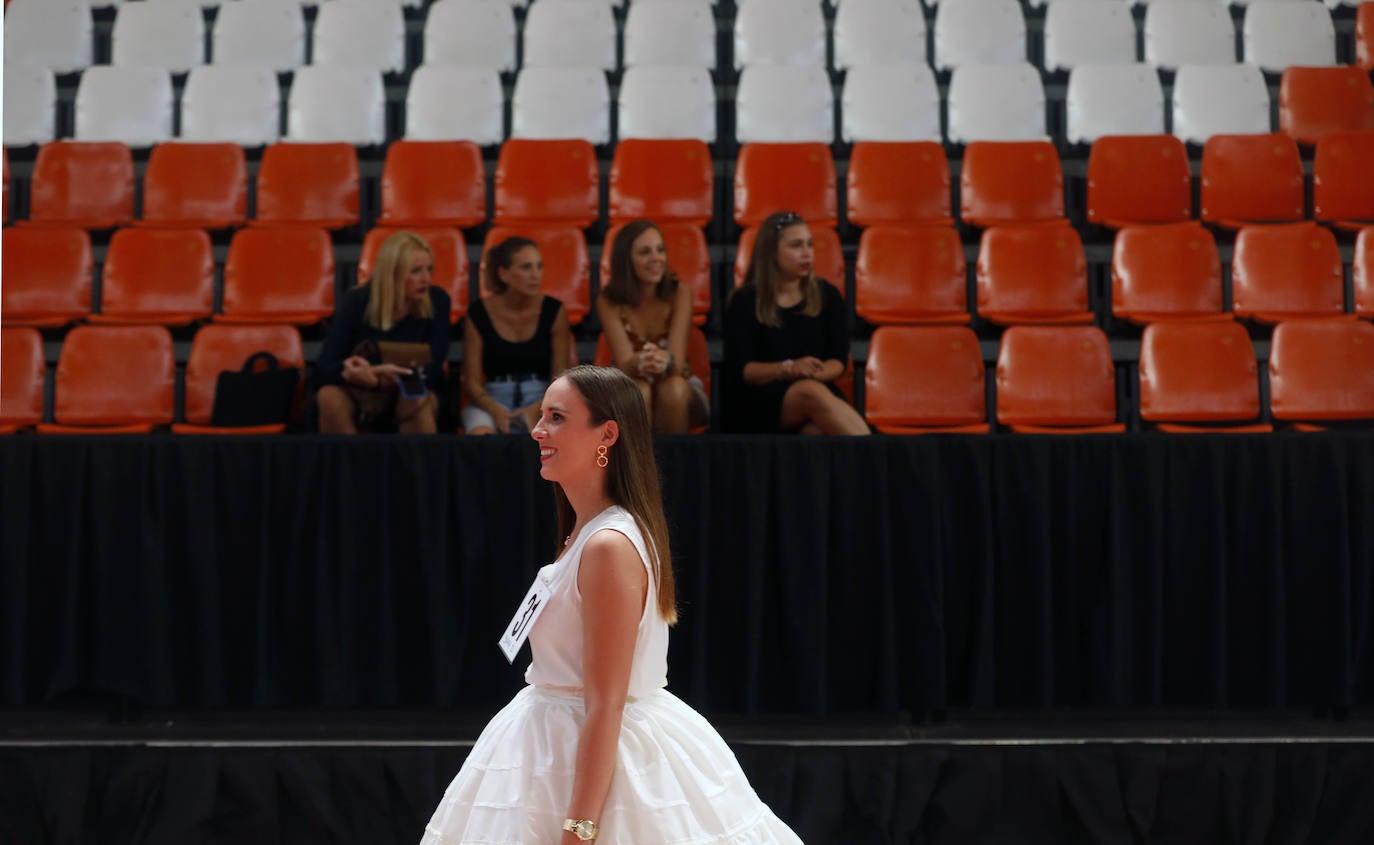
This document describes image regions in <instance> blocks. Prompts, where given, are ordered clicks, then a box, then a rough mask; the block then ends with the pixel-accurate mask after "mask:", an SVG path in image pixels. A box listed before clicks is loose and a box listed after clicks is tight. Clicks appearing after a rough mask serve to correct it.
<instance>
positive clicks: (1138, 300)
mask: <svg viewBox="0 0 1374 845" xmlns="http://www.w3.org/2000/svg"><path fill="white" fill-rule="evenodd" d="M1112 314H1114V315H1116V317H1118V318H1119V319H1122V320H1130V321H1131V322H1133V323H1137V324H1140V325H1145V324H1146V323H1152V322H1154V321H1156V320H1229V319H1231V315H1230V314H1229V313H1228V312H1225V311H1223V310H1222V296H1221V258H1220V256H1218V254H1217V244H1216V240H1215V239H1213V237H1212V233H1211V232H1210V231H1208V230H1207V229H1206V228H1205V227H1204V226H1203V225H1202V224H1201V223H1197V222H1193V221H1190V222H1187V223H1174V224H1170V225H1167V226H1127V227H1126V228H1124V229H1122V230H1121V231H1119V232H1117V233H1116V242H1115V244H1114V245H1113V247H1112Z"/></svg>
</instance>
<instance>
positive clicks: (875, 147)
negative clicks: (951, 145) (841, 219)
mask: <svg viewBox="0 0 1374 845" xmlns="http://www.w3.org/2000/svg"><path fill="white" fill-rule="evenodd" d="M845 181H846V183H847V188H848V192H847V194H846V197H845V202H846V205H847V211H846V214H847V216H848V218H849V222H850V223H853V224H854V225H856V226H876V225H878V224H881V223H897V224H903V225H919V226H926V225H930V226H948V225H950V224H951V223H953V222H954V220H953V218H952V217H951V216H950V179H949V162H948V160H946V158H945V149H944V147H942V146H940V145H939V144H938V143H936V142H934V141H902V142H884V141H861V142H860V143H857V144H855V145H854V148H853V149H852V150H851V151H850V153H849V170H848V172H847V173H846V175H845Z"/></svg>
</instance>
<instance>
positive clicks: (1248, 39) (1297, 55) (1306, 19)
mask: <svg viewBox="0 0 1374 845" xmlns="http://www.w3.org/2000/svg"><path fill="white" fill-rule="evenodd" d="M1242 32H1243V36H1244V48H1243V51H1244V54H1245V56H1244V58H1245V61H1246V62H1247V63H1249V64H1252V65H1259V66H1260V69H1261V70H1267V71H1273V72H1275V73H1278V72H1280V71H1282V70H1283V69H1284V68H1286V67H1288V66H1289V65H1306V66H1309V67H1311V66H1323V65H1333V64H1335V63H1336V29H1335V26H1334V25H1333V24H1332V22H1331V12H1330V11H1329V10H1328V9H1327V8H1326V6H1324V5H1322V3H1321V2H1320V0H1301V2H1292V0H1254V2H1252V3H1251V4H1250V5H1249V6H1248V7H1246V9H1245V23H1244V25H1243V27H1242Z"/></svg>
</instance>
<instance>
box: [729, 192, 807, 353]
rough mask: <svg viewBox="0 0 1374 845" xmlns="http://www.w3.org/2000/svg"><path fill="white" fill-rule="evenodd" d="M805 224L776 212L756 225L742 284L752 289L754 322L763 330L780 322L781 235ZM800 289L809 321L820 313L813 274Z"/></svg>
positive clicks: (794, 214) (793, 214) (787, 213)
mask: <svg viewBox="0 0 1374 845" xmlns="http://www.w3.org/2000/svg"><path fill="white" fill-rule="evenodd" d="M805 222H806V221H805V220H803V219H802V216H801V215H800V214H798V213H797V212H795V211H775V212H773V213H772V214H770V215H768V216H767V217H765V218H764V219H763V222H762V223H760V224H759V231H758V234H757V235H756V236H755V238H754V253H753V255H751V256H749V274H748V275H747V276H745V284H747V285H753V286H754V290H755V296H754V319H756V320H758V321H759V322H760V323H762V324H763V325H765V326H775V327H776V326H781V325H782V318H781V317H779V316H778V244H779V243H780V242H781V241H782V233H783V232H784V231H786V230H787V229H789V228H791V227H792V226H796V225H798V224H800V223H805ZM801 289H802V302H803V303H805V305H804V306H803V308H802V313H803V314H805V315H806V316H808V317H814V316H816V315H817V314H819V313H821V286H820V284H819V283H818V282H817V281H816V274H815V272H811V273H807V274H806V278H804V279H802V282H801Z"/></svg>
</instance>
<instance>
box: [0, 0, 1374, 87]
mask: <svg viewBox="0 0 1374 845" xmlns="http://www.w3.org/2000/svg"><path fill="white" fill-rule="evenodd" d="M201 5H202V4H200V3H188V2H175V3H169V2H142V3H130V4H127V5H122V6H120V7H119V8H118V11H117V14H116V15H115V18H114V22H113V25H112V27H111V32H110V35H109V48H108V52H109V56H110V61H111V62H112V63H113V64H119V65H150V66H155V67H163V68H167V69H170V70H173V71H176V72H185V71H187V70H188V69H190V68H191V67H194V66H195V65H199V64H204V63H206V62H207V61H213V62H215V63H217V64H247V65H256V66H262V67H267V68H270V69H273V70H279V71H285V70H291V69H294V68H298V67H301V66H303V65H305V64H307V63H310V64H316V65H332V64H348V65H359V66H364V67H370V68H373V69H376V70H380V71H386V72H392V73H398V72H403V71H407V70H409V69H412V68H414V67H416V66H418V65H419V64H420V63H421V61H424V62H427V63H430V64H436V65H449V64H456V65H464V66H480V67H489V68H492V69H495V70H498V71H502V72H510V71H513V70H515V69H516V68H517V67H521V66H525V67H540V66H561V67H595V68H600V69H602V70H605V71H610V72H615V71H618V70H619V69H620V68H622V67H634V66H642V65H680V66H693V67H696V66H700V67H707V68H712V69H716V68H718V67H719V69H720V70H721V71H722V74H723V76H724V75H728V73H729V72H730V70H731V69H733V70H738V69H740V68H743V67H748V66H750V65H817V66H827V67H829V68H831V69H833V70H836V71H842V70H844V69H846V68H849V67H851V66H853V65H856V64H884V65H886V64H922V63H928V64H929V65H930V66H932V67H934V68H936V69H937V70H950V69H953V68H955V67H958V66H960V65H965V64H1001V63H1015V62H1021V61H1025V60H1027V59H1030V60H1032V61H1037V64H1038V65H1039V66H1040V67H1042V68H1043V69H1045V70H1047V71H1059V70H1069V69H1071V68H1073V67H1076V66H1078V65H1083V64H1094V65H1095V64H1104V63H1131V62H1135V61H1137V60H1138V59H1141V60H1143V61H1145V62H1146V63H1148V64H1150V65H1153V66H1156V67H1161V68H1167V69H1173V68H1176V67H1178V66H1180V65H1185V64H1199V63H1201V64H1210V63H1216V62H1234V61H1245V62H1249V63H1252V64H1255V65H1258V66H1260V67H1262V68H1264V69H1266V70H1271V71H1277V70H1281V69H1282V68H1284V67H1287V66H1289V65H1327V64H1332V63H1334V62H1335V61H1337V60H1338V57H1339V56H1340V54H1342V53H1347V52H1348V51H1347V50H1346V49H1338V47H1337V38H1336V27H1335V25H1334V23H1333V18H1332V12H1331V11H1330V10H1329V9H1328V8H1327V7H1326V6H1325V5H1323V4H1322V3H1321V2H1320V1H1319V0H1299V1H1298V2H1293V0H1254V1H1253V2H1250V3H1248V4H1246V5H1245V6H1244V7H1243V8H1241V9H1238V10H1237V13H1236V15H1235V18H1234V19H1233V16H1232V14H1231V12H1230V10H1228V8H1227V7H1226V5H1225V4H1223V3H1218V2H1212V3H1193V2H1189V1H1188V0H1155V2H1152V3H1150V4H1149V5H1148V7H1147V8H1146V9H1145V10H1144V11H1143V12H1142V14H1141V16H1140V17H1141V20H1140V23H1139V24H1137V21H1136V19H1135V17H1134V16H1133V15H1132V12H1131V9H1130V5H1129V4H1127V3H1121V2H1113V3H1097V2H1094V0H1056V2H1053V3H1051V4H1049V5H1048V8H1047V9H1046V10H1045V11H1044V12H1043V18H1042V17H1041V13H1036V14H1035V15H1034V20H1035V22H1036V24H1038V25H1037V26H1034V27H1031V26H1028V25H1027V14H1026V12H1027V11H1029V7H1027V8H1023V6H1022V5H1021V3H1020V2H1019V1H1018V0H960V2H958V3H945V4H943V5H940V6H938V7H936V8H933V9H931V10H929V11H927V10H925V9H923V8H922V6H921V5H920V4H919V3H918V2H916V0H854V2H852V3H841V4H838V6H837V7H835V8H834V9H833V11H830V10H827V9H826V7H824V6H823V5H822V4H821V3H819V2H811V3H807V2H799V0H750V1H749V2H746V3H742V4H739V7H738V9H737V10H734V11H733V13H732V12H731V11H730V10H726V11H724V12H721V13H720V16H719V17H717V12H716V11H713V10H712V8H711V5H710V4H709V3H708V2H703V0H697V2H686V1H685V0H671V2H665V1H664V0H654V2H649V0H639V2H635V3H632V4H630V5H629V7H628V9H627V10H626V11H625V12H624V14H623V16H620V15H617V14H616V11H617V10H616V7H617V5H618V4H614V3H609V2H606V0H550V2H538V3H535V4H533V5H532V6H531V7H530V8H529V9H528V11H527V12H525V14H523V15H516V14H514V10H513V9H512V6H511V4H510V3H509V2H508V0H438V2H435V3H433V4H432V5H430V6H427V7H423V8H424V11H422V12H421V13H420V15H418V16H417V18H418V19H417V20H416V21H415V27H416V28H417V29H419V30H420V32H421V33H422V35H421V37H419V38H415V39H413V40H411V39H408V38H407V24H406V19H405V15H404V14H403V10H402V7H401V6H400V5H398V4H395V3H390V2H377V0H333V2H328V3H324V4H321V5H320V7H319V10H318V12H317V13H316V14H315V15H314V16H313V17H311V18H310V19H309V20H307V17H306V15H304V14H303V13H302V6H301V5H300V4H299V3H298V2H296V0H246V1H245V0H238V2H232V3H225V4H222V5H221V4H218V3H211V4H205V5H208V6H210V7H211V8H210V9H207V10H206V12H207V14H205V15H204V16H203V15H202V11H201V8H200V6H201ZM40 6H41V9H42V11H41V13H40V11H39V8H40ZM1371 14H1374V13H1371V12H1368V11H1366V12H1364V13H1363V15H1362V16H1360V17H1358V19H1357V21H1356V23H1355V26H1354V27H1353V29H1354V30H1355V31H1354V33H1353V34H1354V48H1355V49H1354V51H1353V52H1354V53H1355V54H1356V58H1357V60H1358V61H1360V62H1362V63H1365V66H1366V67H1367V66H1368V63H1369V62H1370V61H1372V59H1371V55H1370V54H1371V50H1370V41H1371V40H1374V34H1371V33H1370V32H1369V31H1368V29H1369V26H1368V24H1369V16H1370V15H1371ZM207 19H208V20H207ZM7 29H10V30H12V31H13V32H14V38H13V40H12V42H10V40H9V39H7V42H9V43H7V50H6V52H7V53H11V55H12V56H13V59H12V61H13V63H14V64H16V65H18V64H33V65H37V66H41V67H48V68H52V69H54V70H56V71H59V72H70V71H74V70H80V69H82V68H85V67H88V66H90V65H91V64H94V63H95V56H96V50H95V46H96V45H95V38H94V35H95V33H94V28H93V21H92V17H91V13H90V10H89V7H88V3H87V1H86V0H17V2H15V3H14V4H12V6H11V7H10V16H9V18H8V20H7ZM720 30H724V31H727V32H729V33H730V34H731V36H732V37H730V38H720V37H718V31H720ZM408 41H410V43H408ZM622 44H623V46H622ZM722 48H723V49H722ZM11 51H13V52H11ZM725 51H729V53H730V54H731V55H730V56H729V57H728V58H727V57H726V56H723V55H722V53H724V52H725ZM102 52H103V51H102ZM307 59H308V60H309V61H307ZM1346 60H1347V61H1349V60H1350V59H1349V58H1346Z"/></svg>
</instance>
